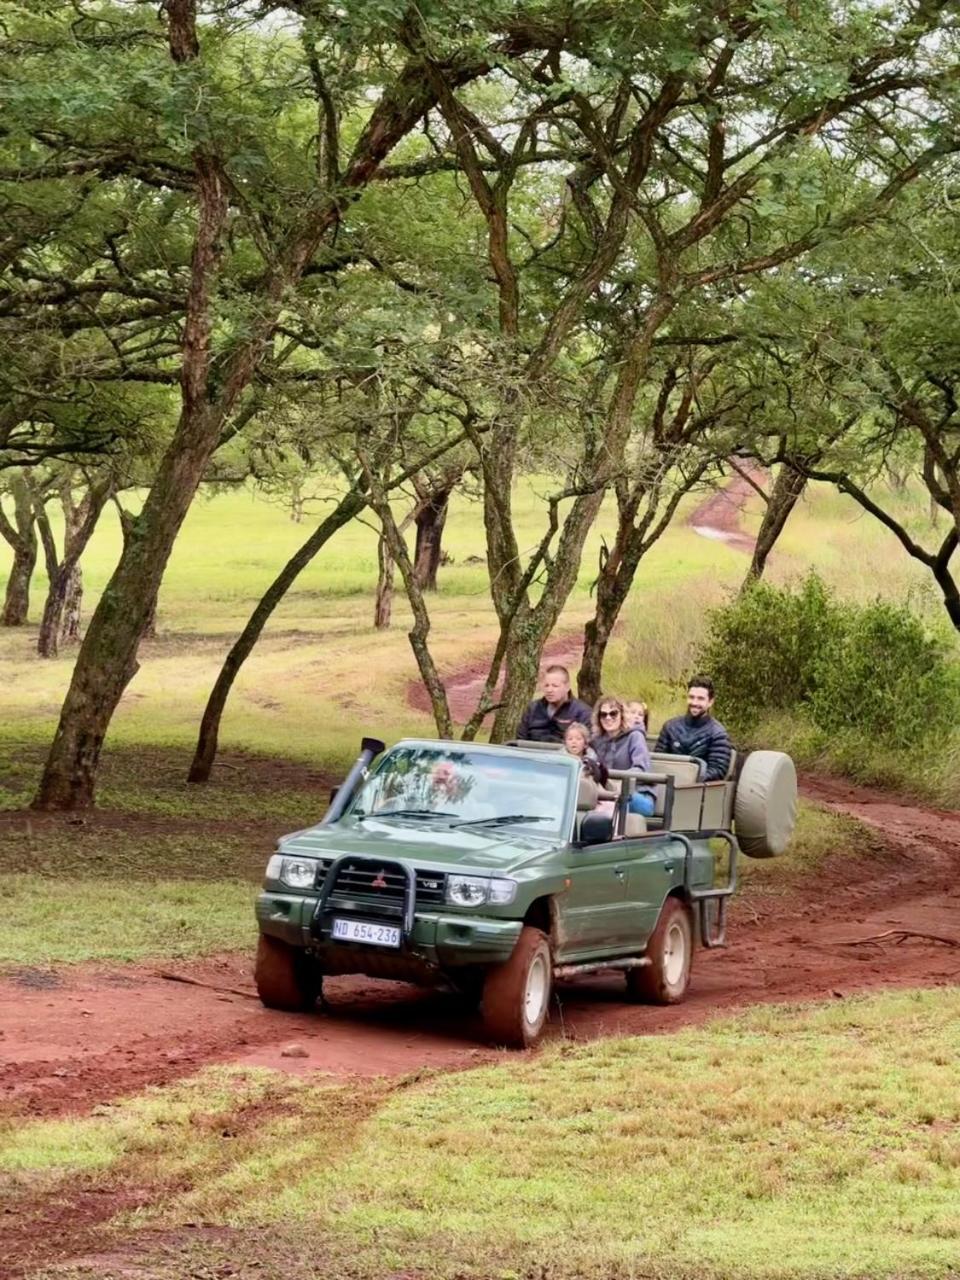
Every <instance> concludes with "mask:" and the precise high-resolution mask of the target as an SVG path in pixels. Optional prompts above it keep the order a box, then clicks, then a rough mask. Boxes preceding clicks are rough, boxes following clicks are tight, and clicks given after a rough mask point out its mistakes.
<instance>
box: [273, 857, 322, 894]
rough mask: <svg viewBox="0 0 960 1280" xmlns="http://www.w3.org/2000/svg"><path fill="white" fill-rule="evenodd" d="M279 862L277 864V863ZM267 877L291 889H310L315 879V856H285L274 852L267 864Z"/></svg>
mask: <svg viewBox="0 0 960 1280" xmlns="http://www.w3.org/2000/svg"><path fill="white" fill-rule="evenodd" d="M277 864H279V865H277ZM267 875H268V877H270V878H272V879H275V880H279V881H280V882H281V884H285V885H289V886H290V888H291V889H312V888H313V886H314V884H316V880H317V860H316V858H285V857H284V856H283V855H282V854H279V853H275V854H274V855H273V857H272V858H271V859H270V861H269V863H268V864H267Z"/></svg>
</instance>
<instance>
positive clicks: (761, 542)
mask: <svg viewBox="0 0 960 1280" xmlns="http://www.w3.org/2000/svg"><path fill="white" fill-rule="evenodd" d="M806 487H807V475H806V473H805V472H804V471H803V469H802V467H798V466H797V464H796V462H795V461H794V460H793V459H792V458H790V457H787V456H785V457H784V459H783V461H782V462H781V463H780V467H779V469H778V471H777V476H776V479H775V480H774V482H773V485H772V487H771V489H770V492H769V493H762V494H761V496H762V497H763V499H764V504H765V505H764V509H763V519H762V520H761V521H760V528H759V530H758V531H757V541H756V544H755V546H754V548H753V555H752V556H751V558H750V567H749V569H748V570H747V573H746V576H745V577H744V579H743V585H742V586H741V588H740V589H741V591H745V590H746V589H747V588H748V587H749V586H750V584H751V583H752V582H759V580H760V579H761V578H762V577H763V571H764V569H765V568H766V565H767V559H768V558H769V555H770V552H771V551H772V550H773V548H774V547H775V546H776V543H777V539H778V538H779V537H780V535H781V533H783V529H784V526H785V525H786V523H787V519H788V518H789V516H790V513H791V511H792V510H793V508H794V507H795V506H796V505H797V503H798V502H799V501H800V498H801V496H802V495H803V491H804V489H805V488H806Z"/></svg>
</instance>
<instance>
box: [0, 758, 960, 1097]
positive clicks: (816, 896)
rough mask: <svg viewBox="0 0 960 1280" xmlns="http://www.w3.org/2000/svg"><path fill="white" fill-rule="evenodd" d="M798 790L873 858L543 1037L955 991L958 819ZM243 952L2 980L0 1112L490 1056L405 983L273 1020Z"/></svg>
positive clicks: (746, 907) (841, 866)
mask: <svg viewBox="0 0 960 1280" xmlns="http://www.w3.org/2000/svg"><path fill="white" fill-rule="evenodd" d="M802 791H803V794H804V795H805V796H806V797H807V798H808V799H811V800H814V801H817V802H819V803H821V804H824V805H826V806H828V807H829V808H831V809H835V810H837V811H838V812H841V813H847V814H851V815H852V816H854V817H856V818H858V819H859V820H860V821H861V822H864V823H866V824H868V825H869V826H870V827H872V828H875V829H876V830H877V831H878V833H879V834H880V836H881V839H880V840H879V841H878V843H877V847H876V849H875V851H874V852H872V853H870V854H869V855H857V856H851V855H849V854H847V855H844V854H843V853H842V852H838V853H836V854H834V855H831V856H829V857H828V858H827V859H826V861H825V862H824V864H822V866H821V867H820V868H819V869H818V871H817V873H816V875H814V876H809V875H808V876H807V877H805V878H803V879H801V878H800V877H799V876H798V877H797V878H796V879H795V880H793V881H787V882H784V881H782V880H781V881H779V882H778V884H777V887H776V889H765V888H762V887H759V886H748V887H747V888H745V889H744V890H743V891H742V892H741V893H740V894H739V895H738V896H737V898H736V899H735V900H734V901H733V903H732V906H731V913H730V916H731V919H730V928H729V938H730V944H731V945H730V947H729V949H724V950H718V951H704V950H699V951H698V952H697V955H696V958H695V964H694V971H693V978H692V982H691V987H690V992H689V995H688V997H687V999H686V1001H685V1002H684V1003H683V1004H681V1005H677V1006H674V1007H670V1008H654V1007H649V1006H643V1005H633V1004H630V1003H628V1002H627V1001H626V999H625V993H624V983H623V977H622V976H621V975H619V974H604V975H595V976H589V977H585V978H581V979H579V980H576V981H571V982H566V983H562V984H560V985H559V987H558V989H557V992H556V997H555V1000H554V1003H553V1007H552V1010H551V1019H550V1023H549V1026H548V1032H547V1038H548V1039H550V1038H551V1037H567V1038H569V1039H575V1040H589V1039H593V1038H596V1037H600V1036H615V1035H637V1034H649V1033H656V1032H663V1031H670V1030H672V1029H673V1028H675V1027H680V1026H684V1025H688V1024H690V1023H695V1022H701V1021H703V1020H705V1019H708V1018H712V1017H715V1016H717V1015H718V1014H721V1013H722V1012H723V1011H724V1010H725V1009H732V1008H737V1007H739V1006H744V1005H751V1004H757V1003H761V1002H771V1001H796V1000H818V999H823V998H829V997H831V996H840V995H849V994H851V993H854V992H858V991H867V990H871V989H875V988H880V987H919V986H936V985H941V984H946V983H951V982H954V981H955V980H956V978H957V975H958V973H960V949H958V948H957V947H956V946H951V945H949V943H950V940H951V939H956V938H957V929H956V920H957V918H958V915H960V814H957V813H949V812H938V811H935V810H929V809H923V808H918V807H916V806H913V805H911V804H909V803H906V802H899V801H897V800H894V799H891V797H890V796H888V795H885V794H883V793H880V792H875V791H870V790H868V789H866V788H863V787H857V786H853V785H851V784H849V783H845V782H840V781H837V780H835V779H828V778H820V777H807V778H804V779H803V782H802ZM878 935H885V936H883V937H878ZM904 935H905V936H904ZM938 938H939V939H944V940H946V941H938V940H937V939H938ZM861 939H862V940H865V941H861V942H858V940H861ZM871 939H875V940H871ZM252 953H253V938H252V935H251V948H250V953H249V954H248V953H240V954H237V953H230V954H225V955H219V956H216V957H212V958H208V959H204V960H198V961H195V962H192V963H188V962H176V963H174V962H170V963H168V964H162V963H153V964H137V965H126V966H122V967H121V966H115V967H110V966H103V965H99V966H93V965H81V966H76V967H72V968H62V969H22V970H19V971H15V972H13V973H8V974H7V975H5V976H4V977H2V978H0V1028H2V1032H0V1107H2V1108H3V1110H5V1111H8V1112H9V1111H10V1110H12V1111H13V1112H15V1113H24V1114H28V1115H29V1114H46V1115H49V1114H56V1113H62V1112H67V1111H83V1110H86V1109H89V1108H90V1107H93V1106H95V1105H96V1104H98V1103H102V1102H105V1101H108V1100H110V1099H111V1098H116V1097H118V1096H120V1095H123V1094H127V1093H130V1092H132V1091H135V1090H138V1089H141V1088H143V1087H144V1086H146V1085H149V1084H156V1083H162V1082H167V1081H170V1080H174V1079H177V1078H179V1077H182V1076H185V1075H189V1074H190V1073H192V1072H194V1071H196V1070H197V1069H198V1068H199V1067H201V1066H204V1065H205V1064H208V1063H233V1064H240V1065H256V1066H267V1067H275V1068H279V1069H281V1070H284V1071H291V1072H297V1073H306V1072H311V1071H321V1072H327V1073H330V1074H332V1075H334V1076H339V1077H348V1076H353V1075H364V1076H372V1075H381V1074H385V1075H393V1074H402V1073H406V1072H410V1071H415V1070H419V1069H421V1068H424V1067H427V1068H440V1069H463V1068H465V1067H469V1066H471V1065H475V1064H476V1063H477V1062H478V1061H487V1060H491V1059H493V1058H496V1057H497V1056H498V1051H497V1050H495V1049H493V1048H489V1047H486V1046H484V1045H483V1042H482V1031H481V1026H480V1022H479V1016H478V1015H477V1013H476V1012H475V1011H473V1010H472V1009H470V1008H468V1007H467V1006H465V1004H464V1003H463V1001H462V1000H461V999H459V998H458V997H457V996H455V995H452V994H446V993H443V992H436V991H426V990H421V989H419V988H415V987H411V986H407V985H404V984H398V983H392V982H381V981H376V980H373V979H367V978H356V977H354V978H334V979H330V980H329V981H328V982H327V984H326V989H327V1006H326V1008H325V1009H323V1010H318V1011H317V1012H315V1013H311V1014H306V1015H304V1014H300V1015H294V1014H284V1013H276V1012H271V1011H269V1010H267V1009H264V1008H262V1007H261V1005H260V1003H259V1001H258V1000H257V998H256V994H255V992H254V988H253V984H252V978H251V959H252ZM291 1049H292V1050H293V1053H292V1055H291V1052H290V1051H291Z"/></svg>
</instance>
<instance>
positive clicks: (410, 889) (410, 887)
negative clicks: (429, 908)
mask: <svg viewBox="0 0 960 1280" xmlns="http://www.w3.org/2000/svg"><path fill="white" fill-rule="evenodd" d="M347 862H348V863H350V864H351V866H357V865H362V864H366V865H368V866H369V867H370V869H371V870H376V871H386V870H388V869H389V870H396V871H397V872H399V873H400V874H401V875H402V876H403V877H404V882H405V883H404V890H403V914H402V916H401V924H400V936H401V938H402V940H403V941H404V942H409V941H410V939H411V937H412V936H413V922H414V917H415V915H416V908H417V873H416V870H415V869H414V868H413V867H410V866H407V864H406V863H403V862H398V861H396V860H395V859H392V858H373V857H370V856H369V855H368V854H362V853H342V854H341V855H340V856H339V857H338V858H334V860H333V862H332V863H331V864H330V866H329V867H328V868H327V874H326V876H325V877H324V880H323V888H322V889H321V890H320V897H319V899H318V901H317V905H316V907H315V909H314V912H313V917H312V919H311V921H310V932H311V933H313V934H315V935H319V933H320V929H321V921H322V919H323V914H324V912H325V911H326V909H327V904H328V902H329V900H330V895H331V894H332V893H333V890H334V888H335V887H336V883H337V876H338V874H339V871H340V868H341V867H342V866H343V864H344V863H347ZM358 908H359V910H358ZM350 909H351V910H354V911H357V912H358V914H360V915H362V914H363V912H364V910H365V906H364V904H362V903H360V904H357V905H355V906H353V907H351V908H350ZM366 909H367V910H369V908H366Z"/></svg>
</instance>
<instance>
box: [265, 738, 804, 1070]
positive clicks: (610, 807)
mask: <svg viewBox="0 0 960 1280" xmlns="http://www.w3.org/2000/svg"><path fill="white" fill-rule="evenodd" d="M383 750H384V747H383V744H382V743H380V742H377V741H376V740H374V739H364V743H363V751H362V753H361V755H360V758H359V759H358V760H357V762H356V764H355V765H354V767H353V769H352V770H351V772H350V774H349V776H348V777H347V779H346V781H345V782H344V784H343V785H342V786H341V788H340V789H339V791H338V792H337V794H336V796H335V798H334V800H333V802H332V804H331V806H330V809H329V811H328V813H327V815H326V817H325V818H324V819H323V821H322V822H321V823H320V824H319V825H318V826H316V827H311V828H309V829H307V830H305V831H299V832H297V833H295V834H294V835H290V836H285V837H284V838H283V839H282V840H281V841H280V844H279V848H278V850H277V852H276V853H275V854H274V855H273V856H272V857H271V859H270V861H269V863H268V865H267V871H266V879H265V882H264V887H263V891H262V893H261V894H260V896H259V899H258V901H257V919H258V922H259V926H260V941H259V947H258V951H257V962H256V983H257V990H258V991H259V993H260V998H261V999H262V1000H263V1002H264V1004H266V1005H268V1006H270V1007H271V1008H278V1009H293V1010H303V1009H307V1008H310V1007H312V1006H313V1005H314V1004H315V1002H316V1001H317V999H318V997H319V996H320V994H321V989H322V983H323V978H324V977H325V976H327V975H330V974H350V973H359V974H367V975H370V976H373V977H380V978H395V979H399V980H402V981H406V982H411V981H412V982H418V983H430V984H433V983H447V984H449V985H451V986H453V987H454V988H456V989H458V990H460V991H462V992H463V993H464V994H465V995H467V996H469V997H472V998H476V997H479V998H480V1000H481V1007H482V1013H483V1019H484V1023H485V1027H486V1030H487V1032H488V1034H489V1036H490V1038H491V1039H492V1040H493V1041H495V1042H496V1043H499V1044H507V1045H513V1046H517V1047H522V1046H526V1045H530V1044H532V1043H534V1042H535V1041H536V1040H537V1038H538V1037H539V1035H540V1033H541V1031H542V1030H543V1026H544V1023H545V1021H546V1019H547V1016H548V1013H549V1009H550V998H551V992H552V989H553V983H554V980H555V979H557V978H570V977H573V976H575V975H577V974H580V973H588V972H593V971H596V970H600V969H614V970H622V971H623V973H624V974H625V976H626V988H627V993H628V995H629V996H630V997H631V998H633V999H636V1000H645V1001H652V1002H655V1003H661V1004H671V1003H674V1002H676V1001H678V1000H681V999H682V998H683V996H684V994H685V992H686V989H687V985H688V983H689V980H690V967H691V962H692V958H693V950H694V944H695V938H696V936H697V935H699V939H700V941H701V942H702V944H703V945H704V946H707V947H713V946H718V945H721V944H722V943H723V941H724V933H725V920H726V904H727V899H728V898H729V896H730V895H731V894H732V893H733V892H734V889H735V887H736V879H737V853H738V849H739V848H742V849H743V850H744V852H747V853H750V854H752V855H754V856H760V857H766V856H770V855H772V854H775V853H779V852H782V850H783V848H784V847H785V846H786V844H787V842H788V840H789V837H790V834H791V832H792V830H793V823H794V817H795V809H796V774H795V771H794V768H793V764H792V762H791V761H790V759H789V757H787V756H784V755H782V754H780V753H779V752H772V751H761V752H754V753H753V754H751V755H749V756H748V757H747V758H746V760H745V762H744V765H743V768H742V770H741V771H740V776H739V778H738V780H737V781H736V782H735V781H734V780H733V778H732V777H731V778H730V779H728V780H725V781H722V782H707V783H705V782H701V781H700V780H699V770H700V763H699V762H698V761H696V760H693V759H689V758H686V757H682V756H654V757H653V760H652V771H651V772H650V773H641V772H639V771H635V770H631V771H629V772H625V773H620V774H614V775H613V779H614V782H613V785H614V787H616V788H618V790H616V791H614V792H611V793H609V794H608V795H607V796H606V797H605V796H604V794H603V793H599V792H598V790H597V788H596V786H595V784H594V783H592V782H591V781H590V780H589V779H587V778H584V777H583V776H582V774H581V769H580V762H579V760H578V759H576V758H575V757H573V756H570V755H567V754H566V753H564V752H561V751H555V750H551V749H550V748H549V747H547V746H544V745H542V744H517V745H513V746H481V745H475V744H473V743H460V742H452V741H431V740H405V741H403V742H400V743H398V744H397V745H396V746H395V747H393V748H392V749H391V750H390V751H389V752H387V754H386V755H384V756H383V758H382V760H381V761H380V763H379V765H378V766H377V767H376V768H375V769H373V770H372V771H371V770H370V769H369V765H370V763H371V761H372V759H373V757H374V756H375V755H378V754H379V753H380V752H381V751H383ZM638 785H639V786H646V787H650V788H652V789H653V790H654V793H655V796H656V813H655V815H654V817H652V818H648V819H644V818H641V817H639V816H638V815H635V814H633V813H632V812H631V811H630V805H629V798H630V795H631V794H632V792H633V791H634V790H635V789H636V787H637V786H638ZM712 840H720V841H723V843H724V844H725V846H726V848H727V849H728V851H729V857H728V858H726V859H724V860H723V862H724V864H725V871H724V875H723V879H722V883H718V882H717V876H716V870H715V868H716V866H717V862H718V859H717V857H716V856H715V854H716V847H715V846H712V845H711V841H712Z"/></svg>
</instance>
